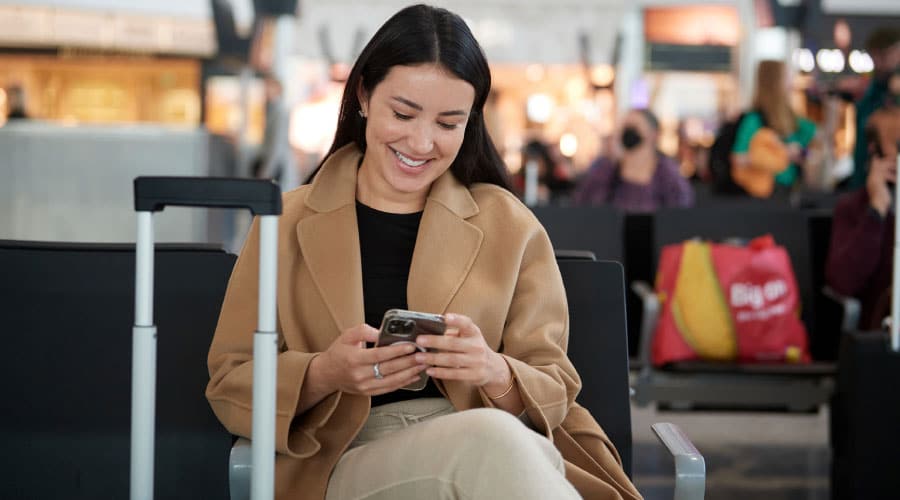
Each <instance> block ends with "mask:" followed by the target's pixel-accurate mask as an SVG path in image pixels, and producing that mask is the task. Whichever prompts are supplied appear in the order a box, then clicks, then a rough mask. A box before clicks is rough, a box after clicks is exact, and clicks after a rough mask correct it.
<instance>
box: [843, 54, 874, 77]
mask: <svg viewBox="0 0 900 500" xmlns="http://www.w3.org/2000/svg"><path fill="white" fill-rule="evenodd" d="M848 62H849V63H850V69H852V70H853V71H855V72H857V73H870V72H872V70H874V69H875V63H874V62H873V61H872V56H870V55H869V54H868V53H866V52H862V51H859V50H854V51H853V52H850V57H848Z"/></svg>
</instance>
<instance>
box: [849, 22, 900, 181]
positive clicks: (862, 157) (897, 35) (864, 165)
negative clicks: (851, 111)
mask: <svg viewBox="0 0 900 500" xmlns="http://www.w3.org/2000/svg"><path fill="white" fill-rule="evenodd" d="M865 47H866V51H867V52H868V53H869V55H870V56H871V57H872V62H873V64H874V66H875V68H874V70H873V73H872V81H871V82H870V83H869V87H868V88H867V89H866V93H865V94H864V95H863V97H862V98H861V99H860V100H859V102H857V103H856V144H855V145H854V148H853V173H852V174H851V175H850V178H849V179H848V181H847V186H846V187H848V188H850V189H855V188H859V187H861V186H863V185H864V184H866V183H867V182H868V181H867V179H868V176H867V175H866V174H867V172H868V165H869V163H868V160H869V153H870V152H869V145H868V144H867V141H866V140H865V134H866V124H867V123H868V121H869V116H870V115H871V114H872V113H874V112H875V110H877V109H878V108H880V107H882V105H883V104H884V101H885V99H886V98H887V96H888V94H889V91H888V80H889V78H890V76H891V74H892V73H893V72H894V71H895V70H896V69H897V68H898V67H900V27H897V26H884V27H881V28H878V29H876V30H875V31H873V32H872V34H871V35H870V36H869V38H868V39H867V40H866V44H865Z"/></svg>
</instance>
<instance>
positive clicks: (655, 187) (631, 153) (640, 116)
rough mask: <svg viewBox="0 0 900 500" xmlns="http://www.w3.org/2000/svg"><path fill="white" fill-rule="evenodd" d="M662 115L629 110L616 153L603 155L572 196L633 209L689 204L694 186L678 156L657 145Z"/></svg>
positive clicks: (579, 201)
mask: <svg viewBox="0 0 900 500" xmlns="http://www.w3.org/2000/svg"><path fill="white" fill-rule="evenodd" d="M658 137H659V121H658V120H657V119H656V116H654V115H653V113H651V112H650V111H649V110H646V109H633V110H631V111H629V112H628V113H627V114H626V115H625V117H624V119H623V122H622V126H621V132H620V135H619V145H617V146H616V147H615V148H614V149H613V150H614V153H613V157H605V156H601V157H599V158H597V159H596V160H594V162H593V164H592V165H591V167H590V168H589V170H588V171H587V173H586V174H585V175H584V177H583V178H582V179H581V180H580V181H579V182H578V186H577V187H576V188H575V192H574V194H573V201H574V202H575V203H576V204H579V205H612V206H614V207H616V208H618V209H621V210H626V211H633V212H649V211H654V210H657V209H659V208H666V207H687V206H691V205H692V204H693V203H694V192H693V189H692V188H691V186H690V183H689V182H688V180H687V179H685V178H684V177H682V176H681V174H680V172H679V166H678V162H677V161H676V160H675V159H674V158H670V157H668V156H666V155H664V154H663V153H662V152H660V151H659V150H658V149H657V148H656V141H657V139H658Z"/></svg>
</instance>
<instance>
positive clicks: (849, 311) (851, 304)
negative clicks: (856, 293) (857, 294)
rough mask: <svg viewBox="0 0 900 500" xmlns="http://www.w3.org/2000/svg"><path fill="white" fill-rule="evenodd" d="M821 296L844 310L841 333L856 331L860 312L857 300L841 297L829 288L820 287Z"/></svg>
mask: <svg viewBox="0 0 900 500" xmlns="http://www.w3.org/2000/svg"><path fill="white" fill-rule="evenodd" d="M822 294H823V295H825V296H826V297H828V298H829V299H831V300H833V301H834V302H836V303H838V304H840V305H841V307H842V308H843V309H844V316H843V319H842V320H841V331H842V332H853V331H856V329H857V327H859V312H860V310H861V306H860V302H859V299H856V298H854V297H848V296H846V295H841V294H840V293H838V292H836V291H835V290H834V289H833V288H831V287H830V286H825V287H822Z"/></svg>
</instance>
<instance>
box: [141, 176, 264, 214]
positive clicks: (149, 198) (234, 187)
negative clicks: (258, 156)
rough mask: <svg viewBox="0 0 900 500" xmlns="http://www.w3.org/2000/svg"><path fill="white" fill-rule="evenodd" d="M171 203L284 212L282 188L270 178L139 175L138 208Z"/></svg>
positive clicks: (159, 207)
mask: <svg viewBox="0 0 900 500" xmlns="http://www.w3.org/2000/svg"><path fill="white" fill-rule="evenodd" d="M167 205H172V206H183V207H218V208H247V209H249V210H250V212H252V213H253V215H280V214H281V189H279V187H278V186H277V185H276V184H275V183H273V182H272V181H269V180H264V179H235V178H227V177H136V178H135V179H134V209H135V210H136V211H139V212H158V211H160V210H162V209H163V208H165V207H166V206H167Z"/></svg>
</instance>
